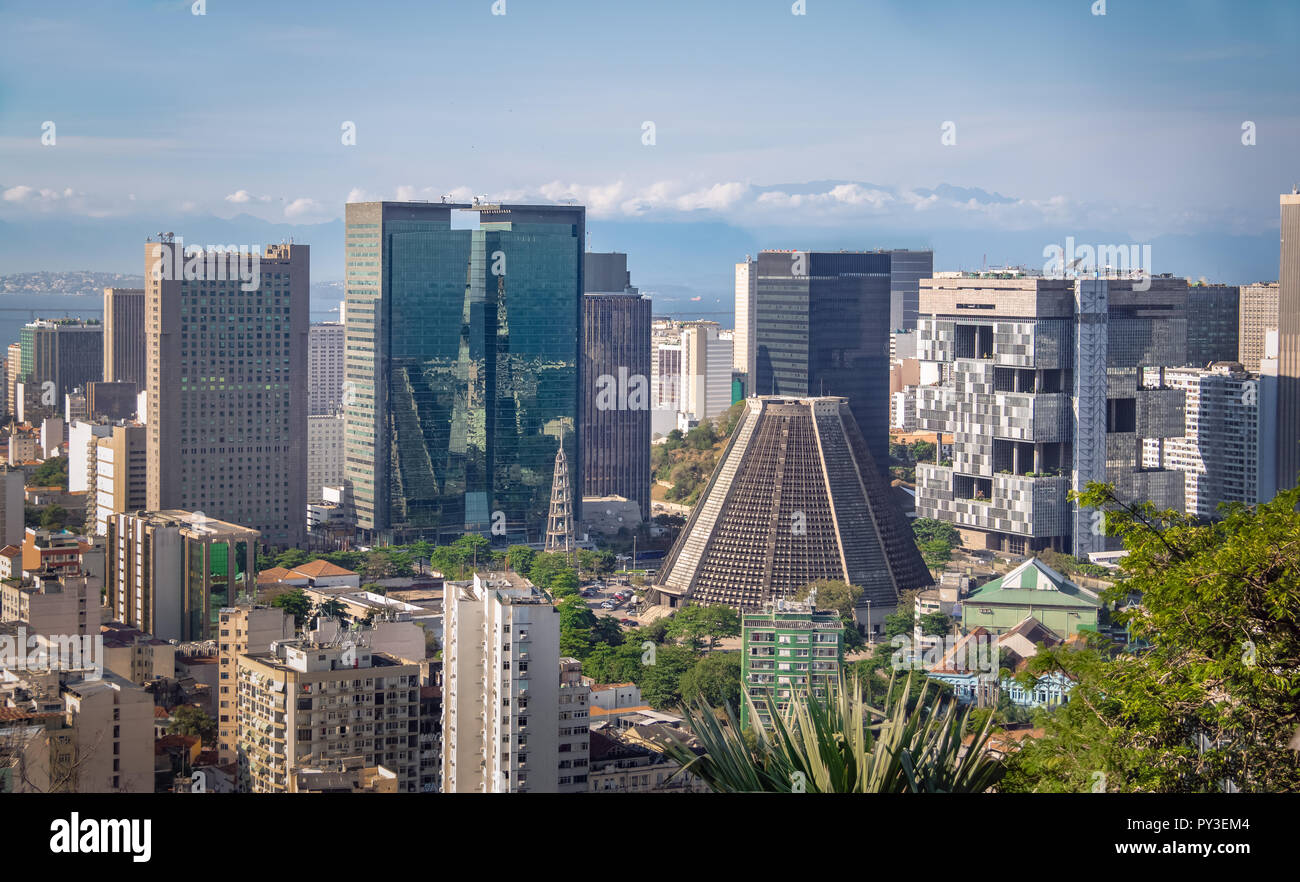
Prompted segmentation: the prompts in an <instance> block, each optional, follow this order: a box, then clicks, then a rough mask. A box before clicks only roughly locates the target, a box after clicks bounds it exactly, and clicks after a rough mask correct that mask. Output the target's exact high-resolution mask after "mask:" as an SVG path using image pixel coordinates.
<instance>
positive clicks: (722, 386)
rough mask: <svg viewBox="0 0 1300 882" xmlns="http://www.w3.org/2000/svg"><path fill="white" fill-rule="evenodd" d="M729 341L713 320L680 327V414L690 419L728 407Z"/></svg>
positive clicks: (729, 387) (721, 410)
mask: <svg viewBox="0 0 1300 882" xmlns="http://www.w3.org/2000/svg"><path fill="white" fill-rule="evenodd" d="M731 364H732V341H731V340H730V339H727V338H726V337H724V336H723V335H722V329H721V328H719V327H718V323H717V322H688V323H687V324H685V325H683V326H682V380H681V413H682V415H683V416H684V418H685V419H686V420H688V421H691V422H698V421H700V420H705V419H711V418H713V417H716V416H718V415H719V414H721V413H723V412H725V411H726V410H727V408H729V407H731V370H732V368H731Z"/></svg>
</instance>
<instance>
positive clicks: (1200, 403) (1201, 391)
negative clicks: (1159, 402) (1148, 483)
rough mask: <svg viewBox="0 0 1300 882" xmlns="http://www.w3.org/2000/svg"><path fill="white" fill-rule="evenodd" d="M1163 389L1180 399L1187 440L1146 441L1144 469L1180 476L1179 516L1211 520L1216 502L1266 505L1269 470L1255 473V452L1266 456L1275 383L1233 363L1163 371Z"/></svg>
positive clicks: (1257, 457) (1270, 482) (1257, 456)
mask: <svg viewBox="0 0 1300 882" xmlns="http://www.w3.org/2000/svg"><path fill="white" fill-rule="evenodd" d="M1163 379H1164V383H1163V387H1164V388H1169V389H1179V390H1181V391H1182V392H1183V393H1184V394H1185V395H1186V399H1185V401H1186V404H1185V411H1184V412H1185V420H1186V427H1187V429H1186V434H1185V435H1184V437H1182V438H1167V439H1165V440H1164V444H1163V451H1162V450H1161V446H1160V444H1159V442H1157V441H1151V440H1148V441H1146V442H1145V447H1144V450H1143V462H1144V464H1145V465H1147V466H1148V467H1155V468H1161V467H1163V468H1166V469H1173V470H1176V471H1180V472H1182V473H1183V475H1184V478H1183V487H1184V494H1185V498H1186V502H1185V504H1184V511H1185V512H1186V513H1187V514H1189V515H1194V516H1196V517H1201V518H1213V517H1216V516H1217V514H1218V507H1219V504H1220V503H1222V502H1243V503H1246V504H1248V505H1250V504H1254V503H1256V502H1267V501H1268V500H1270V499H1272V498H1273V496H1274V495H1275V493H1276V487H1274V486H1273V482H1274V469H1272V468H1268V469H1265V468H1261V462H1260V459H1261V456H1260V454H1261V451H1263V452H1264V453H1265V455H1266V456H1267V454H1268V453H1269V452H1271V448H1272V439H1273V437H1274V436H1273V433H1274V432H1275V428H1274V426H1273V420H1274V414H1276V412H1277V391H1276V385H1275V380H1274V378H1271V377H1261V376H1257V375H1254V374H1251V373H1249V372H1247V371H1246V370H1245V369H1244V368H1243V367H1242V365H1241V364H1240V363H1238V362H1217V363H1215V364H1213V365H1211V366H1210V367H1209V368H1166V369H1165V371H1164V378H1163Z"/></svg>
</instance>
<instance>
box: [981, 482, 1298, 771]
mask: <svg viewBox="0 0 1300 882" xmlns="http://www.w3.org/2000/svg"><path fill="white" fill-rule="evenodd" d="M1078 502H1079V504H1080V506H1081V507H1083V508H1085V509H1092V510H1094V511H1101V512H1104V521H1103V523H1104V526H1105V530H1106V533H1107V534H1108V535H1112V536H1118V537H1120V538H1121V539H1122V541H1123V543H1124V547H1125V548H1127V549H1128V552H1129V553H1128V555H1127V557H1125V558H1124V559H1123V562H1122V564H1121V570H1120V578H1119V580H1118V581H1117V583H1116V584H1115V585H1114V587H1113V588H1111V589H1110V590H1109V591H1107V592H1105V593H1104V594H1103V598H1104V599H1106V600H1107V601H1109V602H1113V603H1115V604H1116V605H1117V606H1118V607H1119V608H1118V610H1117V611H1116V612H1115V613H1114V614H1113V618H1114V621H1115V623H1116V625H1117V626H1119V627H1122V628H1127V629H1128V632H1129V635H1130V640H1131V645H1134V646H1137V647H1140V648H1141V651H1140V652H1138V653H1127V652H1117V651H1116V649H1115V648H1114V647H1111V646H1108V645H1105V644H1104V643H1102V642H1101V641H1100V640H1096V639H1095V640H1094V643H1093V645H1091V646H1088V647H1086V648H1083V649H1077V648H1074V647H1069V648H1067V647H1054V648H1052V649H1048V650H1044V651H1040V652H1039V654H1038V655H1036V656H1035V657H1034V658H1032V659H1030V660H1029V661H1028V663H1027V665H1026V668H1027V670H1026V673H1027V674H1030V675H1041V674H1044V673H1047V672H1050V671H1063V672H1065V673H1067V674H1068V675H1070V676H1071V677H1072V678H1074V679H1075V680H1076V681H1077V683H1076V685H1075V686H1074V689H1073V690H1072V691H1071V693H1070V700H1069V702H1068V704H1066V705H1065V707H1063V708H1060V709H1059V710H1058V711H1057V712H1056V713H1054V714H1052V715H1051V716H1050V717H1049V718H1048V719H1047V720H1046V721H1045V723H1044V725H1045V728H1046V734H1045V737H1043V738H1041V739H1035V740H1034V741H1033V742H1030V743H1028V744H1026V745H1025V746H1024V747H1023V748H1022V749H1021V750H1020V751H1017V752H1016V753H1015V754H1014V755H1013V756H1012V757H1011V758H1010V760H1009V762H1010V770H1009V772H1008V780H1007V789H1009V790H1039V791H1078V790H1091V789H1093V788H1094V787H1095V786H1096V785H1097V782H1098V781H1099V780H1103V779H1101V778H1099V777H1098V776H1097V774H1096V773H1102V775H1104V786H1105V788H1106V789H1107V790H1116V791H1163V792H1184V791H1200V790H1206V791H1214V790H1220V789H1222V788H1223V787H1224V782H1226V781H1231V782H1233V784H1235V786H1236V787H1238V788H1240V789H1241V790H1242V791H1246V792H1262V791H1292V792H1293V791H1296V790H1300V754H1298V753H1297V752H1296V751H1295V750H1293V749H1291V748H1290V747H1289V746H1288V745H1289V743H1290V741H1291V739H1292V738H1293V737H1294V736H1295V734H1296V731H1297V726H1298V725H1300V705H1298V704H1297V702H1296V696H1297V695H1300V666H1297V664H1296V659H1297V658H1300V514H1297V507H1300V489H1292V490H1286V491H1283V492H1282V493H1279V494H1278V495H1277V497H1276V498H1275V499H1274V500H1273V501H1271V502H1268V503H1265V504H1261V505H1257V506H1253V507H1247V506H1243V505H1239V504H1236V505H1231V506H1225V507H1224V508H1223V509H1222V510H1221V514H1222V519H1221V520H1219V521H1216V522H1213V523H1210V524H1199V523H1197V522H1196V521H1195V520H1194V519H1193V518H1190V517H1187V516H1184V515H1182V514H1179V513H1177V512H1173V511H1157V510H1156V509H1155V507H1154V506H1153V505H1151V504H1150V503H1143V504H1141V505H1133V504H1129V503H1126V502H1124V501H1122V500H1120V499H1118V498H1117V497H1116V495H1115V493H1114V490H1113V488H1111V487H1110V486H1108V485H1103V484H1089V485H1088V487H1087V489H1086V491H1085V492H1084V493H1082V494H1079V495H1078Z"/></svg>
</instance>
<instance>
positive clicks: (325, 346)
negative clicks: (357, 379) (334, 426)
mask: <svg viewBox="0 0 1300 882" xmlns="http://www.w3.org/2000/svg"><path fill="white" fill-rule="evenodd" d="M307 341H308V344H307V346H308V353H307V415H308V416H317V415H319V414H329V415H333V414H336V413H339V412H340V411H342V409H343V325H342V323H340V322H313V323H312V325H311V329H310V330H309V331H308V333H307Z"/></svg>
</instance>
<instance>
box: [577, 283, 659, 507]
mask: <svg viewBox="0 0 1300 882" xmlns="http://www.w3.org/2000/svg"><path fill="white" fill-rule="evenodd" d="M583 309H584V315H583V337H584V345H583V365H582V374H583V387H584V389H583V409H582V461H583V468H582V476H583V484H582V495H583V496H622V497H624V498H626V499H630V500H633V501H635V502H638V503H640V505H641V518H642V520H648V519H649V517H650V406H651V403H652V402H651V401H650V374H651V369H650V298H649V297H642V296H641V295H640V294H607V293H602V294H595V293H591V294H586V295H584V296H583Z"/></svg>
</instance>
